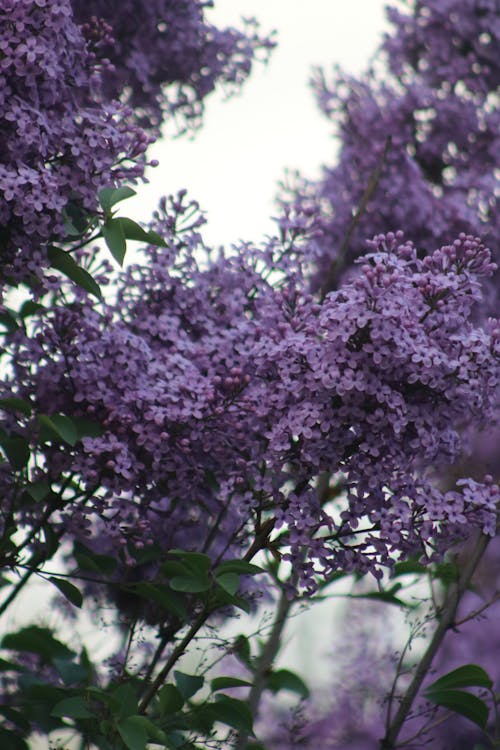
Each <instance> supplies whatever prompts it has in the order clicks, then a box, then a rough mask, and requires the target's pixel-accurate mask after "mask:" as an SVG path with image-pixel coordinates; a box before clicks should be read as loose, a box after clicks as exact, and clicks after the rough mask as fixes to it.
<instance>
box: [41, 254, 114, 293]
mask: <svg viewBox="0 0 500 750" xmlns="http://www.w3.org/2000/svg"><path fill="white" fill-rule="evenodd" d="M48 256H49V260H50V263H51V266H52V268H55V269H56V270H58V271H60V272H61V273H62V274H64V276H66V277H67V278H68V279H70V281H73V283H75V284H76V285H77V286H79V287H81V288H82V289H84V290H85V291H86V292H88V293H89V294H92V295H93V296H94V297H97V299H98V300H100V299H102V292H101V289H100V287H99V284H98V283H97V282H96V281H95V280H94V279H93V278H92V276H91V275H90V273H89V272H88V271H86V270H85V268H82V267H81V266H79V265H78V263H76V261H75V260H74V258H73V257H72V256H71V254H70V253H69V252H66V251H65V250H62V249H61V248H60V247H55V246H53V245H52V246H51V247H49V250H48Z"/></svg>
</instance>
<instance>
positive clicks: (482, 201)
mask: <svg viewBox="0 0 500 750" xmlns="http://www.w3.org/2000/svg"><path fill="white" fill-rule="evenodd" d="M499 10H500V9H499V5H498V2H495V1H493V2H488V1H485V2H474V1H473V0H466V2H462V1H461V0H429V2H425V3H408V6H407V7H405V8H404V9H401V10H397V9H395V8H392V9H390V10H389V18H390V20H391V21H392V23H393V24H394V27H395V28H394V30H393V31H392V32H391V33H390V34H388V35H387V36H386V39H385V41H384V43H383V44H382V46H381V48H380V51H379V54H378V56H377V57H376V60H375V61H374V65H373V67H372V68H371V69H370V70H368V71H367V73H366V74H365V75H364V76H362V77H360V78H359V79H358V78H355V77H353V76H349V75H348V74H346V73H344V72H342V71H341V70H339V69H338V68H335V69H334V72H333V75H332V76H329V75H328V74H327V73H325V72H324V71H322V70H318V71H316V73H315V75H314V78H313V88H314V90H315V91H316V94H317V97H318V100H319V104H320V107H321V109H322V111H323V112H324V113H325V114H326V116H327V117H328V118H330V119H331V121H332V125H333V126H334V128H335V135H336V137H337V138H338V140H339V147H340V148H339V156H338V161H337V164H336V165H334V166H325V167H324V168H323V175H322V177H321V178H320V179H319V180H318V181H310V180H307V179H306V178H304V177H302V176H299V175H297V176H295V177H293V178H292V179H291V180H290V181H289V185H288V187H287V189H286V190H284V191H283V192H282V194H281V198H282V205H283V213H282V216H281V218H280V219H279V221H280V223H281V224H282V225H283V226H295V227H297V226H302V225H303V224H304V221H308V222H309V225H311V224H312V225H313V228H314V230H315V241H314V242H311V244H310V254H311V257H310V260H311V261H313V262H314V264H315V267H316V273H315V275H314V285H315V286H318V285H320V284H321V283H324V278H325V277H324V274H325V271H326V270H327V269H328V268H330V266H331V264H332V263H335V266H334V268H333V269H332V271H333V273H332V277H331V279H330V282H331V286H332V287H333V286H336V285H337V284H338V281H339V278H340V277H341V276H342V273H343V272H344V271H345V270H346V269H348V268H350V267H351V266H352V262H353V259H354V258H355V257H356V256H357V255H359V253H360V251H361V249H362V247H363V243H364V241H365V239H366V238H367V237H371V236H372V235H373V234H374V233H376V232H379V231H380V232H387V231H390V230H392V231H396V230H398V229H404V231H405V234H406V236H407V237H408V238H410V239H412V240H413V241H414V242H415V244H416V246H417V247H418V248H419V251H420V252H421V253H431V252H433V250H434V248H436V247H439V246H440V245H442V244H443V243H446V242H448V241H449V238H450V237H453V236H457V235H458V234H459V233H460V232H465V233H466V234H472V235H474V236H479V237H481V238H482V240H483V241H484V242H485V243H486V244H488V245H489V246H490V247H491V249H492V251H493V254H494V257H497V253H498V246H497V242H498V234H499V219H498V217H499V215H500V214H499V211H498V158H499V153H500V141H499V133H500V127H499V125H500V110H499V107H498V96H497V94H496V90H497V86H498V81H499V80H500V71H499V63H498V54H497V49H498V45H499V43H500V27H499V23H498V18H499ZM367 144H369V147H368V148H367ZM377 168H380V175H379V177H378V180H377V181H376V186H375V188H374V190H373V192H372V195H371V197H370V200H369V201H368V204H367V206H366V209H365V210H364V212H363V213H362V215H361V216H360V218H359V221H358V222H357V224H356V226H354V227H353V229H352V233H351V234H350V236H349V241H348V242H347V246H345V245H344V243H345V240H346V237H347V234H348V228H349V225H350V223H351V221H352V217H353V212H355V211H356V209H357V208H358V207H359V206H360V203H361V200H362V196H363V193H364V191H365V190H366V189H367V188H368V185H369V178H370V175H373V174H374V173H375V172H376V171H377ZM497 288H498V287H494V286H492V287H491V289H490V295H491V299H490V300H489V302H488V305H489V309H490V310H491V309H497V305H498V302H497V301H496V300H497Z"/></svg>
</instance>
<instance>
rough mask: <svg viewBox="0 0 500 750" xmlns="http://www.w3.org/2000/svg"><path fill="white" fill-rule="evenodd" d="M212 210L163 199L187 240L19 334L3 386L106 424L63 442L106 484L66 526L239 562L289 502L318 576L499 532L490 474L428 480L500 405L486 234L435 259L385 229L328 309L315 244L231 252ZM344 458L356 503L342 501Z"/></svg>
mask: <svg viewBox="0 0 500 750" xmlns="http://www.w3.org/2000/svg"><path fill="white" fill-rule="evenodd" d="M192 211H193V207H192V205H191V204H189V203H187V202H186V201H185V197H184V196H180V198H178V199H175V200H172V201H170V203H167V202H164V203H163V207H162V210H161V211H160V212H159V213H158V214H157V215H156V219H155V221H154V222H153V225H152V228H154V229H155V230H156V231H161V233H162V235H163V236H165V237H166V238H167V239H168V248H167V249H159V248H149V249H148V250H147V251H146V258H147V262H146V263H144V264H141V265H133V266H131V267H129V268H128V269H127V270H126V271H125V272H124V274H123V277H122V279H121V280H120V282H119V288H118V292H117V299H116V301H115V302H114V303H113V302H109V303H107V304H106V305H104V307H103V309H102V310H101V311H99V310H98V309H97V308H96V307H95V306H93V304H92V302H91V301H90V300H89V299H86V298H85V297H84V296H83V295H81V298H80V299H79V300H77V301H75V303H74V304H73V305H71V306H66V307H64V308H61V307H60V306H58V305H56V306H55V307H54V308H53V309H52V310H48V311H46V312H45V311H44V312H43V313H42V314H41V315H40V316H39V317H38V319H37V316H36V315H35V316H33V324H34V326H35V331H36V333H35V335H34V336H31V335H30V336H28V335H26V333H25V332H24V331H22V330H21V329H19V330H18V331H16V332H15V333H13V334H12V346H13V350H14V357H13V367H14V370H13V372H14V378H13V380H12V382H11V383H9V382H6V383H5V384H4V395H9V396H21V397H22V398H26V399H33V405H34V407H35V411H37V412H42V413H63V414H65V415H68V416H70V417H71V416H75V417H85V418H90V419H97V420H98V421H99V422H100V423H101V425H102V428H103V434H102V435H101V436H99V437H87V438H84V439H83V441H82V442H81V443H80V444H78V445H77V446H75V448H74V449H73V450H70V449H68V446H65V447H64V449H61V448H58V447H53V448H52V449H50V450H48V452H47V454H46V456H45V461H46V467H45V469H46V472H47V475H48V477H49V478H50V480H51V481H57V480H58V478H59V477H60V476H61V475H64V474H66V473H68V472H72V473H74V472H77V473H78V474H79V475H81V476H82V478H83V481H84V483H85V485H86V486H87V488H88V489H91V488H93V487H95V486H100V487H101V488H102V492H101V493H98V495H97V496H95V497H94V498H93V501H92V502H93V504H91V506H89V505H88V504H87V505H84V506H81V507H80V508H79V509H78V508H75V507H72V508H71V510H70V512H68V513H63V514H62V519H61V520H62V523H63V524H64V528H65V530H66V531H67V532H68V533H70V534H74V535H76V536H77V537H79V538H81V539H86V538H87V540H90V541H91V542H92V541H93V543H95V544H98V543H99V542H98V539H97V537H99V538H100V540H101V542H100V543H101V544H102V546H103V547H104V548H105V549H106V551H108V552H110V551H112V550H116V549H119V548H120V546H121V547H124V546H125V545H126V544H127V543H130V542H131V541H134V540H135V541H136V543H137V544H139V545H142V544H144V538H149V539H150V540H155V541H158V542H161V545H162V547H163V548H164V549H165V550H168V549H169V548H171V547H172V546H177V547H178V546H181V547H187V548H189V549H198V550H202V551H205V552H209V554H210V555H211V556H214V557H215V558H219V557H221V556H224V555H225V554H227V553H228V552H231V553H234V552H235V550H241V549H243V550H245V549H248V547H249V546H250V545H251V543H252V541H253V538H254V534H255V533H256V531H257V529H258V526H259V523H260V521H261V520H262V519H263V518H268V519H271V518H272V519H273V522H274V527H275V536H274V539H276V538H278V539H279V541H280V544H281V545H282V546H283V547H284V548H285V551H286V555H285V557H286V558H287V559H289V560H291V561H292V562H294V564H295V565H296V568H297V570H298V571H299V570H300V571H301V573H300V578H301V584H302V585H303V586H305V587H306V588H310V589H313V588H314V586H315V575H316V574H317V573H322V574H329V573H330V572H331V571H334V570H337V569H339V568H342V569H343V570H357V571H359V572H366V571H368V570H370V571H372V572H374V573H375V574H376V575H379V574H380V566H381V565H391V564H392V563H393V562H394V560H395V559H397V558H398V557H399V556H401V555H403V556H404V555H407V554H413V553H415V552H418V553H421V554H422V555H424V556H426V557H430V558H432V557H433V555H434V554H435V553H436V551H439V550H440V549H443V545H446V544H449V540H450V538H455V537H456V536H460V535H466V534H467V531H468V529H469V528H470V526H471V525H473V524H475V525H479V526H480V527H481V528H483V529H484V530H485V531H486V532H487V533H493V531H494V527H495V503H496V500H497V493H498V488H497V487H496V486H495V485H494V484H493V483H492V482H491V481H489V480H488V479H486V483H483V484H480V483H475V484H474V487H472V485H471V484H470V483H469V484H467V486H466V490H467V491H466V492H465V491H462V490H460V489H456V490H449V491H448V492H446V493H443V492H441V491H439V490H438V489H437V488H436V487H435V486H433V485H432V484H431V482H430V481H429V480H428V479H426V478H425V476H424V471H425V468H426V466H428V465H429V464H430V463H431V464H434V465H435V464H438V463H439V462H445V463H449V462H451V461H453V460H454V459H456V457H457V456H458V455H459V452H460V436H459V430H460V429H461V428H462V427H463V426H464V425H466V424H471V423H475V422H482V421H483V420H485V419H487V418H488V415H489V414H490V413H491V410H492V407H493V404H492V403H491V401H492V394H493V393H494V384H495V382H497V381H496V379H497V378H498V353H499V351H498V347H499V333H500V331H499V328H498V325H495V324H494V323H493V322H492V324H491V326H490V328H489V329H486V328H478V327H475V326H474V325H473V323H472V322H471V314H472V309H473V307H474V303H475V302H476V301H477V300H478V299H479V298H480V286H479V283H480V280H481V278H484V277H486V278H487V277H489V276H490V275H491V273H492V272H493V270H494V268H495V266H494V264H492V263H491V260H490V255H489V251H488V250H487V249H485V248H484V247H483V245H481V243H480V242H479V240H478V239H476V238H473V237H469V236H466V235H461V236H460V238H459V239H457V240H456V241H455V243H454V244H453V245H451V246H446V247H443V248H441V249H440V250H437V251H436V252H435V253H433V254H432V255H431V256H428V257H426V258H425V259H424V260H419V259H418V257H417V252H416V250H415V248H414V247H413V246H412V244H411V243H409V242H404V241H403V238H402V236H401V235H397V236H396V235H387V236H382V235H380V236H377V237H376V238H375V239H374V240H373V242H372V243H370V247H369V250H370V252H369V254H368V255H367V256H365V258H364V259H363V264H362V265H361V268H360V272H359V274H358V275H357V276H355V277H354V278H353V280H352V281H351V282H350V283H346V284H344V285H343V287H342V288H341V289H340V290H339V291H337V292H333V293H331V294H329V295H328V296H327V297H326V299H325V300H324V302H323V303H322V304H319V303H318V302H317V301H315V300H314V298H313V297H312V296H311V295H310V294H308V292H307V283H308V282H307V280H305V279H304V278H303V275H302V270H301V263H300V260H299V257H300V256H299V255H297V256H296V257H294V254H293V252H290V251H289V257H288V259H287V260H286V261H284V260H283V258H282V252H283V248H282V247H280V246H279V245H278V243H276V242H274V241H273V242H271V243H270V245H269V246H266V247H265V248H263V249H258V248H255V247H252V246H249V245H245V246H242V247H240V248H238V252H237V253H236V254H232V255H224V254H222V253H221V254H219V255H218V256H217V257H212V254H211V253H210V251H208V252H206V248H204V246H203V242H202V238H201V235H200V233H199V226H200V223H201V220H200V219H199V217H197V215H196V213H195V214H193V212H192ZM189 217H190V218H189ZM183 222H187V226H186V224H185V225H184V227H182V223H183ZM204 253H205V255H206V257H205V258H204V257H203V255H204ZM278 274H279V275H280V281H279V282H278V283H277V281H276V276H277V275H278ZM34 361H36V362H37V363H38V364H37V367H36V370H33V367H32V363H33V362H34ZM25 430H27V434H31V436H32V438H33V432H30V426H29V424H27V425H25ZM323 472H327V473H329V474H334V475H337V476H339V475H342V476H343V477H344V482H345V489H346V498H341V499H339V500H338V502H337V503H330V504H329V503H327V502H326V500H325V499H324V498H322V497H321V493H320V492H319V490H318V485H317V477H318V475H320V474H321V473H323ZM472 490H473V491H472Z"/></svg>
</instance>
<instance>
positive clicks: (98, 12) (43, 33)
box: [0, 0, 272, 281]
mask: <svg viewBox="0 0 500 750" xmlns="http://www.w3.org/2000/svg"><path fill="white" fill-rule="evenodd" d="M206 5H207V4H206V3H204V2H199V1H198V0H189V1H187V0H186V2H182V3H181V2H167V1H166V0H162V1H160V2H156V3H136V2H134V3H107V2H106V3H99V2H93V3H92V2H89V3H87V2H81V3H80V2H76V1H75V2H71V0H61V2H59V0H58V1H57V2H55V1H54V0H19V1H18V0H16V1H15V2H13V1H12V0H2V2H1V3H0V131H1V136H0V226H1V233H0V237H1V241H2V265H3V268H2V279H6V278H10V279H13V280H14V281H24V280H27V279H29V278H30V276H33V275H37V274H39V273H40V269H41V268H43V267H44V266H46V265H47V258H46V252H47V243H49V242H56V241H58V242H61V241H62V240H64V238H66V237H67V224H66V219H67V218H68V214H69V215H70V216H71V218H73V217H74V216H75V215H80V216H81V217H82V216H83V217H84V216H85V214H86V213H90V212H92V211H95V210H96V208H97V193H98V190H99V188H101V187H104V186H106V185H114V184H117V183H119V182H120V181H123V180H126V181H128V182H135V181H137V179H140V178H142V177H143V174H144V167H145V155H144V154H145V150H146V147H147V146H148V144H149V143H150V142H151V141H152V140H153V139H154V137H155V136H157V135H158V133H159V126H160V124H161V121H162V118H163V117H164V115H165V114H167V115H171V114H173V113H174V112H178V113H181V114H182V118H183V119H184V121H186V122H191V123H192V122H195V121H196V123H197V124H199V121H200V117H201V113H202V100H203V97H204V96H206V95H207V94H208V93H209V92H210V91H211V90H212V89H213V88H214V87H215V85H216V83H217V81H218V80H221V82H224V83H227V84H228V85H229V83H230V84H231V85H233V87H237V86H238V85H239V84H240V83H241V82H242V80H243V79H244V78H245V77H246V75H247V74H248V73H249V72H250V68H251V61H252V59H253V58H254V56H255V55H256V54H257V53H258V51H259V50H269V49H270V47H271V46H272V43H271V42H270V41H269V39H260V38H259V37H258V36H257V32H256V28H255V27H254V26H250V27H249V28H248V29H247V30H246V31H243V32H238V31H236V30H234V29H229V30H226V31H222V30H219V29H216V28H215V27H213V26H211V25H209V24H207V23H206V22H205V21H204V16H203V13H204V7H205V6H206Z"/></svg>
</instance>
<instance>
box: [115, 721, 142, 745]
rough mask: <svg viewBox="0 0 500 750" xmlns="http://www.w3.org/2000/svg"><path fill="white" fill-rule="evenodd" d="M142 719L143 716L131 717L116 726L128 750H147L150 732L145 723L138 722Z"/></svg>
mask: <svg viewBox="0 0 500 750" xmlns="http://www.w3.org/2000/svg"><path fill="white" fill-rule="evenodd" d="M142 718H143V717H142V716H129V717H128V718H127V719H124V720H123V721H120V722H119V723H118V724H117V726H116V728H117V729H118V732H119V733H120V736H121V738H122V740H123V741H124V743H125V745H126V746H127V748H128V750H146V743H147V741H148V732H147V730H146V727H145V726H144V722H143V721H138V719H142Z"/></svg>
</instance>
